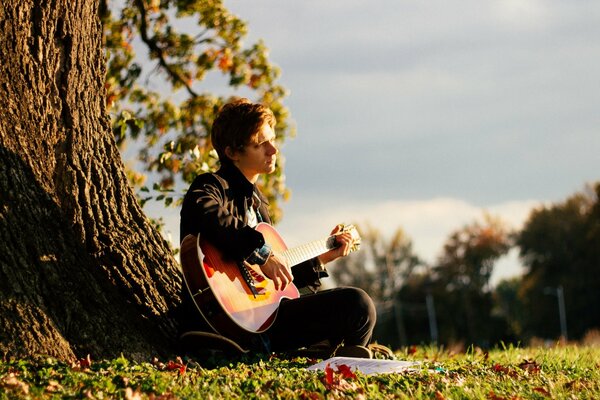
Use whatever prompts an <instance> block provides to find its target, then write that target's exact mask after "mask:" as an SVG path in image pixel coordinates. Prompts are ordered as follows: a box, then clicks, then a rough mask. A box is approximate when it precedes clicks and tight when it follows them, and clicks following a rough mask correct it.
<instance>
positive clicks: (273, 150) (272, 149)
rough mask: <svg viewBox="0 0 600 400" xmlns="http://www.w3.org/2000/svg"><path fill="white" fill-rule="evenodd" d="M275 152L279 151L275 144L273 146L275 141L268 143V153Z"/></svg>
mask: <svg viewBox="0 0 600 400" xmlns="http://www.w3.org/2000/svg"><path fill="white" fill-rule="evenodd" d="M277 153H279V150H277V146H275V143H269V154H277Z"/></svg>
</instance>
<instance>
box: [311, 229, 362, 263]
mask: <svg viewBox="0 0 600 400" xmlns="http://www.w3.org/2000/svg"><path fill="white" fill-rule="evenodd" d="M343 228H344V225H337V226H336V227H335V228H333V230H332V231H331V234H332V235H335V234H336V233H338V232H340V231H341V230H342V229H343ZM335 241H336V243H337V244H338V246H337V247H336V248H335V249H331V250H329V251H328V252H327V253H323V254H321V255H320V256H319V262H320V263H321V264H322V265H325V264H327V263H329V262H331V261H333V260H336V259H338V258H340V257H346V256H347V255H348V254H350V252H351V251H352V245H353V243H354V238H353V237H352V235H351V234H350V233H348V232H344V233H340V234H339V235H337V237H336V238H335Z"/></svg>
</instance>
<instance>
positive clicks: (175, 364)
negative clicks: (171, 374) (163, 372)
mask: <svg viewBox="0 0 600 400" xmlns="http://www.w3.org/2000/svg"><path fill="white" fill-rule="evenodd" d="M165 368H166V369H167V371H174V370H178V371H179V374H180V375H183V374H185V371H186V369H187V366H186V365H184V364H181V363H178V362H175V361H170V360H169V362H167V365H166V366H165Z"/></svg>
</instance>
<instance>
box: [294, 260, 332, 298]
mask: <svg viewBox="0 0 600 400" xmlns="http://www.w3.org/2000/svg"><path fill="white" fill-rule="evenodd" d="M292 275H293V276H294V285H296V287H297V288H298V289H301V288H304V287H308V288H309V289H311V290H312V291H313V292H316V291H317V289H318V288H319V287H320V286H321V278H326V277H328V276H329V274H328V273H327V271H326V270H323V269H322V268H321V264H320V263H319V260H318V259H317V258H316V257H315V258H312V259H310V260H308V261H304V262H303V263H300V264H298V265H296V266H294V267H292Z"/></svg>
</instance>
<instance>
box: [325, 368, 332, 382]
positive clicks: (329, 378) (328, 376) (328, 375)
mask: <svg viewBox="0 0 600 400" xmlns="http://www.w3.org/2000/svg"><path fill="white" fill-rule="evenodd" d="M325 383H327V384H328V385H333V368H331V367H330V366H329V364H327V365H326V366H325Z"/></svg>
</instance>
